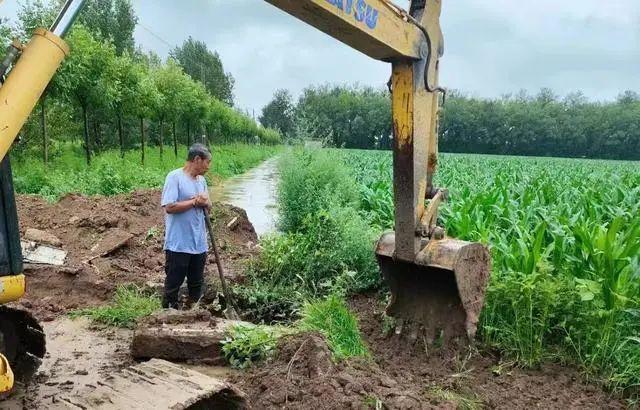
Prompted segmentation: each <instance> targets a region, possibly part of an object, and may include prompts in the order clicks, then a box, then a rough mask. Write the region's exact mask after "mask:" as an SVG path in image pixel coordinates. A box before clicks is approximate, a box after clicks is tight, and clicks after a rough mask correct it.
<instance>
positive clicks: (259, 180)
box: [211, 158, 278, 236]
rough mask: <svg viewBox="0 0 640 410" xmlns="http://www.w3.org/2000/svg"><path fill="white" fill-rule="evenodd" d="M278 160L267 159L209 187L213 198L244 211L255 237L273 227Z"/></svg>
mask: <svg viewBox="0 0 640 410" xmlns="http://www.w3.org/2000/svg"><path fill="white" fill-rule="evenodd" d="M277 161H278V160H277V158H271V159H268V160H267V161H265V162H263V163H262V164H260V165H259V166H257V167H255V168H253V169H251V170H250V171H248V172H246V173H244V174H242V175H239V176H236V177H233V178H230V179H228V180H226V181H224V182H223V183H222V186H219V187H216V188H214V189H212V191H213V192H212V194H211V196H212V198H213V200H214V201H221V202H227V203H230V204H231V205H234V206H237V207H239V208H242V209H244V210H246V211H247V216H248V217H249V221H251V223H252V224H253V226H254V228H255V229H256V233H257V234H258V236H263V235H264V234H267V233H270V232H274V231H275V230H276V225H275V223H276V217H277V210H276V198H277V193H276V188H277V183H278V172H277V171H278V169H277Z"/></svg>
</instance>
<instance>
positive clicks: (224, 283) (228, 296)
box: [204, 211, 238, 311]
mask: <svg viewBox="0 0 640 410" xmlns="http://www.w3.org/2000/svg"><path fill="white" fill-rule="evenodd" d="M204 222H205V224H206V226H207V231H208V232H209V239H211V247H212V248H213V255H214V256H215V258H216V266H217V267H218V274H219V275H220V282H221V283H222V291H223V292H224V297H225V298H226V299H227V300H228V301H229V303H230V304H231V306H232V307H233V308H234V309H235V310H236V311H237V310H238V307H237V305H236V301H235V300H234V299H233V296H231V292H230V291H229V288H228V287H227V281H226V279H225V278H224V269H223V268H222V262H221V261H220V253H219V252H218V245H217V244H216V238H215V236H214V235H213V228H212V227H211V221H210V219H209V212H207V211H204Z"/></svg>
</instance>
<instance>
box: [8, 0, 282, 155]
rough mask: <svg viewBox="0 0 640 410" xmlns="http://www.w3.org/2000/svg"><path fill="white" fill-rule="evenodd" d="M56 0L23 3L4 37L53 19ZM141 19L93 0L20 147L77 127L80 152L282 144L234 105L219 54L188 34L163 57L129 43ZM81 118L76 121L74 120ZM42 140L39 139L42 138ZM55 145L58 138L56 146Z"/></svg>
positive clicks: (115, 4) (117, 1) (116, 4)
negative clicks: (195, 143) (236, 143)
mask: <svg viewBox="0 0 640 410" xmlns="http://www.w3.org/2000/svg"><path fill="white" fill-rule="evenodd" d="M58 6H59V4H58V1H57V0H56V1H54V2H51V3H43V2H42V1H35V2H27V3H25V4H23V5H22V8H21V10H20V12H19V16H18V17H19V22H18V24H17V26H16V27H13V28H12V29H11V28H9V27H8V26H7V24H6V22H0V36H4V38H2V40H4V41H5V42H6V41H7V40H8V38H9V37H11V36H17V37H20V38H22V39H23V40H26V39H27V38H28V37H29V35H30V33H32V32H33V30H34V29H35V28H36V27H39V26H45V27H46V26H48V25H49V24H50V22H51V21H52V20H53V18H55V12H56V10H57V9H58ZM136 22H137V19H136V17H135V14H134V12H133V9H132V7H131V3H130V2H129V0H93V1H90V2H88V5H87V8H86V9H85V10H84V11H83V13H82V14H81V16H80V18H79V23H77V25H76V26H75V27H74V29H73V30H72V32H71V33H70V34H69V36H68V37H67V42H68V43H69V46H70V48H71V50H72V52H71V55H70V56H69V57H68V58H67V59H66V60H65V62H64V63H63V65H62V67H61V68H60V70H59V72H58V74H57V75H56V76H55V77H54V80H53V81H52V83H51V84H50V85H49V87H48V88H47V90H46V92H45V94H44V96H43V97H42V99H41V101H40V102H39V110H38V114H37V115H33V116H32V118H30V120H29V122H28V123H27V125H26V126H25V127H24V129H23V131H22V135H21V137H22V138H21V140H22V143H21V144H20V145H19V146H18V151H20V150H22V151H23V152H25V151H29V150H31V151H33V149H34V147H35V145H36V143H37V142H38V141H39V142H41V143H42V146H41V147H42V152H43V157H44V161H45V162H47V161H48V160H49V157H50V148H51V145H52V144H51V138H50V137H49V135H50V134H51V135H53V136H54V138H53V140H54V142H55V143H58V142H61V141H73V140H76V139H78V136H79V135H82V141H83V146H84V151H85V155H86V160H87V162H88V163H90V161H91V157H92V154H93V153H94V152H95V151H99V150H102V149H106V148H112V147H120V149H121V151H122V153H123V154H124V152H125V150H126V149H130V148H134V147H135V148H140V149H141V158H142V161H143V162H144V151H145V146H146V145H149V144H153V145H155V146H157V147H159V149H160V153H161V154H162V153H163V151H164V149H165V145H167V144H172V145H173V150H174V152H175V153H176V155H177V146H178V143H179V142H180V143H186V144H190V143H192V142H193V141H195V140H203V142H206V143H209V142H212V141H220V142H222V141H225V142H228V141H247V142H248V141H251V142H254V141H256V140H259V141H261V142H264V143H278V142H280V139H281V138H280V134H279V133H278V132H277V131H275V130H271V129H266V128H263V127H261V126H259V125H258V124H257V123H256V122H255V121H254V120H253V119H251V118H249V117H248V116H246V115H243V114H241V113H240V112H238V111H236V110H235V109H233V107H232V104H233V77H231V75H230V74H228V73H225V72H224V69H223V66H222V63H221V61H220V58H219V56H218V55H217V54H216V53H213V52H211V51H209V50H208V48H207V46H206V45H205V44H204V43H202V42H199V41H196V40H194V39H192V38H189V39H188V40H186V41H185V42H184V44H183V45H182V46H181V47H176V48H175V49H174V50H173V51H172V52H171V56H172V57H170V58H169V59H168V60H167V61H166V62H162V61H161V59H160V58H158V57H157V56H156V55H154V54H145V53H143V52H141V51H140V50H136V49H135V43H134V41H133V30H134V28H135V25H136ZM79 125H80V126H79ZM38 145H39V144H38ZM54 146H55V144H54Z"/></svg>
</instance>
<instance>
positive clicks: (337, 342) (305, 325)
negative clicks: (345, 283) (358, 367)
mask: <svg viewBox="0 0 640 410" xmlns="http://www.w3.org/2000/svg"><path fill="white" fill-rule="evenodd" d="M300 328H301V329H302V330H315V331H319V332H320V333H322V334H323V335H324V336H325V337H326V338H327V343H328V345H329V348H330V349H331V352H332V353H333V355H334V357H335V358H336V359H337V360H342V359H347V358H351V357H369V355H370V353H369V350H368V349H367V347H366V346H365V344H364V342H363V340H362V337H361V335H360V330H359V329H358V319H357V318H356V317H355V315H354V314H353V313H351V312H350V311H349V308H348V307H347V304H346V303H345V301H344V300H343V299H341V298H340V297H339V296H336V295H331V296H329V297H328V298H327V299H325V300H322V301H316V302H310V303H306V304H305V306H304V308H303V309H302V319H301V321H300Z"/></svg>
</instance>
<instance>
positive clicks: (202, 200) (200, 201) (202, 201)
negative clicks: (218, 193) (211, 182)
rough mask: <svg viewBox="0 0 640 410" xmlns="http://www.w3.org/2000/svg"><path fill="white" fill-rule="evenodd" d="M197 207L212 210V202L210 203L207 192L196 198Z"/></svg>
mask: <svg viewBox="0 0 640 410" xmlns="http://www.w3.org/2000/svg"><path fill="white" fill-rule="evenodd" d="M194 201H195V206H197V207H199V208H207V209H208V208H210V207H211V202H209V195H207V193H206V192H201V193H199V194H198V195H196V196H195V197H194Z"/></svg>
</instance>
